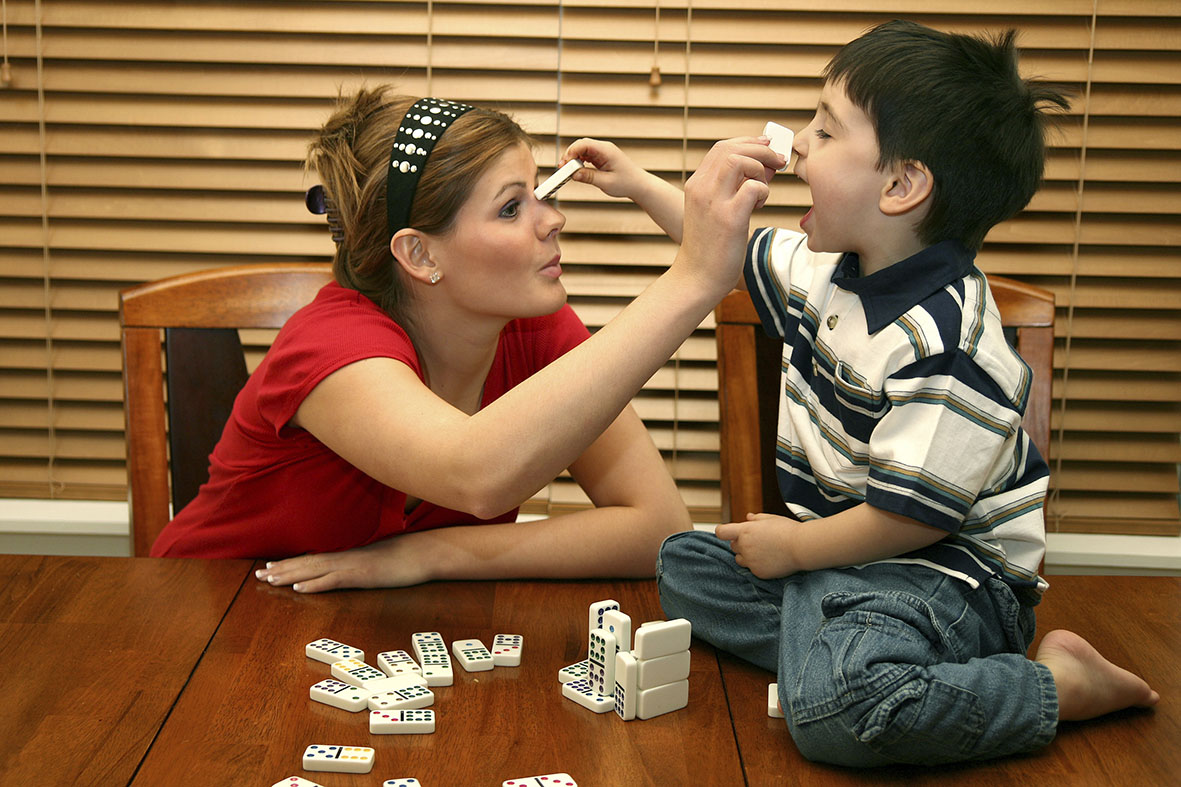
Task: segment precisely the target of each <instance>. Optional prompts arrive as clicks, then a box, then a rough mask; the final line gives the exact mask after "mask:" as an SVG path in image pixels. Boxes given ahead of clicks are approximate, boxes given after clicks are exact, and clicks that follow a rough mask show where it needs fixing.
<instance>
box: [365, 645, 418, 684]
mask: <svg viewBox="0 0 1181 787" xmlns="http://www.w3.org/2000/svg"><path fill="white" fill-rule="evenodd" d="M364 660H365V659H361V661H364ZM377 668H378V669H379V670H381V671H382V672H384V673H385V674H386V675H389V676H390V677H391V678H395V677H397V676H398V675H404V674H406V673H407V672H414V673H417V674H419V675H421V674H422V667H420V666H418V662H417V661H415V660H414V659H412V658H411V657H410V654H409V653H407V652H406V651H404V650H387V651H383V652H381V653H378V654H377Z"/></svg>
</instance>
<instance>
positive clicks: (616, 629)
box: [603, 609, 632, 650]
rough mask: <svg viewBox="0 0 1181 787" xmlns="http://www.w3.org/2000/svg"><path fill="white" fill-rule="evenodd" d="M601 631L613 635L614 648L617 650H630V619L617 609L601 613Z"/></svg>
mask: <svg viewBox="0 0 1181 787" xmlns="http://www.w3.org/2000/svg"><path fill="white" fill-rule="evenodd" d="M603 629H604V630H605V631H610V632H611V633H612V634H614V635H615V647H616V648H617V649H619V650H631V649H632V619H631V616H630V615H627V614H624V613H623V612H620V611H619V610H617V609H612V610H608V611H607V612H604V613H603Z"/></svg>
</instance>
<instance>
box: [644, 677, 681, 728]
mask: <svg viewBox="0 0 1181 787" xmlns="http://www.w3.org/2000/svg"><path fill="white" fill-rule="evenodd" d="M688 704H689V681H687V680H680V681H677V682H676V683H666V684H665V685H663V686H657V687H655V688H651V689H642V690H641V691H640V692H639V696H638V697H636V718H637V719H651V718H652V717H654V716H660V715H661V714H664V713H669V712H671V711H674V710H680V709H681V708H684V707H685V706H686V705H688Z"/></svg>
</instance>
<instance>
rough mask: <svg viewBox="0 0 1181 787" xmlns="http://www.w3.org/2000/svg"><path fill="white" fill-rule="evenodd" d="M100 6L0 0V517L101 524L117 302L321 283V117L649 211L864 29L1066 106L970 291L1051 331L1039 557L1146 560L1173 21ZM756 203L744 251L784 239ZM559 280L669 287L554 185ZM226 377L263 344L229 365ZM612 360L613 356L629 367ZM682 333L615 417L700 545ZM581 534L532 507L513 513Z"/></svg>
mask: <svg viewBox="0 0 1181 787" xmlns="http://www.w3.org/2000/svg"><path fill="white" fill-rule="evenodd" d="M967 5H968V4H963V3H960V2H957V0H910V1H909V2H901V1H900V2H889V1H888V0H885V1H883V2H868V0H862V1H861V2H854V1H853V0H831V2H828V3H825V4H824V7H823V8H822V9H817V8H816V6H815V4H805V3H799V2H785V1H782V0H776V1H775V2H771V1H770V0H745V1H744V2H741V3H739V2H726V1H725V0H713V1H712V2H707V1H705V0H692V2H690V0H677V1H672V0H658V1H655V0H565V1H564V2H555V1H553V0H532V1H528V0H520V1H519V2H503V3H492V2H447V1H446V0H434V2H325V1H324V0H319V1H317V2H300V1H298V0H293V1H292V2H259V1H257V0H255V1H246V2H232V3H231V2H102V1H101V0H63V1H60V2H59V1H55V0H44V1H43V2H33V1H32V0H7V2H6V3H5V17H6V18H5V25H6V31H7V33H6V36H5V40H4V49H5V51H4V56H5V58H6V60H7V61H8V62H9V64H10V67H11V73H12V81H11V83H10V84H8V85H6V86H3V87H0V184H2V185H3V188H2V189H0V282H2V294H0V380H2V387H0V495H2V496H20V497H30V496H31V497H47V498H48V497H58V498H75V499H78V498H82V499H122V498H124V496H125V484H126V475H125V468H124V444H123V434H122V427H123V416H122V405H121V395H122V394H121V382H120V355H119V347H118V320H117V314H116V294H117V292H118V291H119V290H120V289H122V288H124V287H126V286H129V285H131V284H135V283H138V282H141V281H147V280H151V279H156V278H160V277H163V276H168V275H173V274H177V273H181V272H185V271H191V270H198V269H202V268H209V267H215V266H221V265H230V264H242V263H249V262H266V261H277V260H287V261H291V260H294V261H300V260H306V261H322V260H326V259H328V258H329V257H330V254H331V242H330V240H329V238H328V233H327V231H326V229H325V227H324V224H323V220H322V218H319V217H313V216H310V215H309V214H307V212H306V211H305V210H304V208H303V201H302V194H303V191H304V190H305V189H306V188H307V187H308V186H309V185H311V183H310V182H309V181H308V180H306V179H305V176H304V175H303V172H302V168H301V161H302V158H303V153H304V148H305V145H306V140H307V138H308V136H309V135H310V133H311V131H312V130H313V129H315V128H316V127H317V126H318V125H319V124H320V123H321V122H322V121H323V120H324V119H325V118H326V117H327V114H328V112H329V111H330V107H331V104H332V101H333V99H334V98H335V96H336V95H337V92H338V90H340V89H343V90H346V91H347V90H349V89H351V88H352V87H356V86H357V85H359V84H360V83H362V82H370V83H376V82H393V83H395V84H397V85H398V86H400V88H401V89H402V90H403V91H404V92H406V93H411V94H420V95H421V94H433V95H438V96H442V97H446V98H451V99H456V100H461V101H471V102H476V103H482V104H487V105H491V106H495V107H497V108H499V109H502V110H505V111H507V112H509V113H511V114H512V115H514V116H515V117H516V118H517V119H518V120H519V121H520V122H521V124H522V125H523V126H524V127H525V128H526V129H527V130H529V131H530V132H531V133H533V134H534V135H535V137H536V139H537V141H538V147H537V157H538V162H539V164H540V165H541V166H542V167H543V168H545V167H549V166H552V165H553V164H555V163H556V160H557V157H558V155H559V153H560V151H561V150H562V149H563V148H564V147H565V146H566V145H567V144H568V143H569V142H571V141H572V140H574V139H576V138H578V137H580V136H596V137H600V138H606V139H611V140H614V141H616V142H617V143H618V144H619V145H620V146H621V147H622V148H623V149H624V150H625V151H627V152H628V153H629V154H630V155H631V156H632V157H633V158H634V159H635V160H636V161H637V162H638V163H639V164H641V165H642V166H644V167H646V168H648V169H650V170H653V171H655V172H657V173H659V174H660V175H661V176H662V177H664V178H666V179H668V180H669V181H670V182H674V183H680V182H682V181H683V179H684V178H685V177H686V176H687V174H689V173H691V172H692V171H693V169H694V168H695V167H696V165H697V163H698V162H699V161H700V159H701V157H702V156H703V155H704V153H705V152H706V150H708V148H709V146H710V145H711V144H712V143H713V141H715V140H717V139H720V138H724V137H729V136H737V135H742V134H756V133H758V132H759V131H760V130H761V129H762V126H763V123H764V122H765V121H767V120H775V121H777V122H780V123H782V124H784V125H787V126H789V127H791V128H795V129H799V128H801V127H803V126H804V125H805V124H806V123H807V121H808V119H809V118H810V117H811V114H812V111H813V107H814V104H815V101H816V98H817V96H818V94H819V87H820V84H819V80H818V78H817V74H818V73H819V71H820V69H821V68H822V67H823V65H824V64H825V63H826V62H827V60H828V59H829V58H830V57H831V55H832V54H833V53H834V52H835V51H836V49H837V48H838V47H839V46H840V45H841V44H843V43H845V42H846V41H848V40H850V39H852V38H854V37H856V36H857V35H858V34H860V33H861V32H862V31H864V30H865V29H866V28H868V27H870V26H872V25H874V24H876V23H878V22H881V21H885V20H887V19H890V18H894V17H899V16H901V17H905V18H910V19H914V20H915V21H919V22H923V23H925V24H929V25H931V26H933V27H937V28H940V29H944V30H954V31H958V32H972V31H980V30H988V31H1000V30H1003V29H1006V28H1008V27H1016V28H1018V29H1019V30H1020V31H1021V35H1020V37H1019V45H1020V46H1021V47H1022V49H1023V71H1024V72H1025V73H1027V74H1031V75H1039V76H1043V77H1046V78H1049V79H1052V80H1054V81H1057V82H1061V83H1064V84H1066V85H1067V86H1069V87H1071V88H1072V89H1073V90H1074V92H1075V101H1074V105H1073V107H1072V109H1071V111H1070V112H1069V113H1068V114H1067V115H1066V116H1065V117H1064V118H1063V120H1062V123H1061V124H1060V126H1059V130H1058V131H1057V132H1056V134H1055V136H1054V137H1053V139H1052V143H1051V144H1052V147H1051V151H1050V156H1049V163H1048V168H1047V178H1046V183H1045V185H1044V187H1043V188H1042V190H1041V191H1040V192H1039V193H1038V195H1037V196H1036V197H1035V198H1034V200H1033V202H1032V204H1031V205H1030V206H1029V208H1028V209H1027V210H1026V211H1025V212H1023V213H1022V214H1021V215H1019V216H1018V217H1016V218H1014V219H1013V220H1011V221H1008V222H1005V223H1004V224H1003V225H1001V226H999V227H997V228H996V229H995V230H994V231H993V232H991V233H990V234H989V236H988V239H987V241H986V244H985V247H984V249H983V251H982V253H981V255H980V257H979V264H980V266H981V267H982V268H983V269H984V270H985V271H986V272H988V273H994V274H1002V275H1005V276H1010V277H1013V278H1016V279H1021V280H1025V281H1029V282H1031V283H1033V284H1037V285H1039V286H1041V287H1045V288H1047V289H1050V290H1052V291H1053V292H1054V294H1055V298H1056V302H1057V307H1058V309H1057V324H1056V329H1055V333H1056V352H1055V379H1054V397H1055V405H1054V422H1053V445H1052V448H1051V456H1050V457H1049V461H1050V465H1051V470H1052V494H1051V502H1050V507H1049V517H1048V522H1049V525H1050V528H1051V529H1056V530H1063V531H1080V532H1123V533H1151V534H1177V533H1178V532H1179V531H1181V517H1179V515H1178V467H1179V465H1181V404H1179V401H1178V400H1179V398H1181V397H1179V396H1178V392H1179V391H1181V319H1179V312H1181V260H1179V259H1178V247H1179V246H1181V222H1179V221H1178V214H1179V213H1181V190H1179V189H1178V186H1177V184H1178V182H1179V181H1181V154H1179V151H1181V121H1179V119H1181V87H1179V84H1181V67H1179V61H1181V56H1179V49H1181V21H1179V19H1178V15H1177V13H1176V6H1175V3H1174V2H1172V0H1123V1H1122V2H1115V1H1114V0H1105V1H1103V2H1098V0H1056V1H1053V2H1050V1H1045V2H1029V1H1028V0H1022V1H1021V2H1018V1H1017V0H994V2H992V3H990V4H988V6H987V9H986V10H987V13H981V12H980V10H978V9H972V10H965V6H967ZM808 203H809V197H808V192H807V187H806V186H805V185H804V184H802V183H801V182H799V181H797V180H795V179H794V178H793V177H791V176H790V175H789V176H779V177H777V178H776V179H775V181H774V183H773V186H772V198H771V200H770V202H769V204H768V206H767V207H766V208H765V209H764V210H763V211H761V212H760V213H759V214H757V215H756V217H755V223H756V224H758V225H782V226H788V227H792V226H798V220H799V218H800V217H801V216H802V214H803V213H804V211H805V210H806V209H807V207H808ZM560 207H561V208H562V210H563V211H564V212H565V213H566V215H567V218H568V220H567V224H566V229H565V232H564V236H563V241H562V245H563V252H564V259H563V263H564V268H565V269H566V271H567V272H566V274H565V275H564V277H563V279H564V281H565V283H566V287H567V289H568V291H569V293H570V300H571V303H572V304H573V306H574V308H575V309H576V311H577V312H578V314H579V315H580V316H581V317H582V319H583V320H584V321H585V322H586V323H587V324H588V325H589V326H590V327H591V329H592V330H594V329H596V328H597V327H599V326H601V325H602V324H604V323H605V322H606V321H608V320H610V319H611V317H612V316H613V315H614V314H615V313H617V312H618V311H619V310H620V309H621V308H622V307H623V306H624V305H625V304H626V303H627V302H628V301H629V300H630V298H632V297H634V296H635V295H636V294H637V293H638V292H639V291H640V290H641V289H643V287H644V286H646V284H647V283H648V282H650V281H651V280H652V279H653V278H654V277H655V276H656V275H658V273H659V272H660V270H662V269H663V267H664V266H665V265H667V264H668V263H669V262H670V261H671V260H672V258H673V256H674V253H675V247H674V246H673V245H672V244H671V242H669V241H668V240H667V239H665V238H664V237H663V236H662V235H661V234H660V233H659V231H658V230H657V228H656V226H655V225H654V224H653V223H652V222H651V221H650V220H648V219H647V217H646V216H644V215H643V214H642V212H640V211H639V210H637V209H636V208H634V207H633V206H631V205H629V204H627V203H625V202H621V201H618V200H614V199H611V198H608V197H604V196H602V195H600V194H598V193H597V192H595V191H594V190H593V189H592V188H589V187H586V186H583V185H581V184H571V185H569V186H567V187H566V188H565V189H563V191H562V192H561V199H560ZM248 338H249V339H250V341H251V344H252V348H251V358H252V364H253V363H257V359H258V358H259V357H261V354H262V353H263V352H264V351H265V348H266V345H267V343H268V342H269V341H270V338H271V337H269V336H265V335H258V336H251V337H248ZM637 341H642V337H637ZM715 361H716V357H715V349H714V340H713V324H712V320H706V321H705V322H704V323H703V324H702V326H701V327H700V329H699V330H698V331H697V332H696V333H695V334H694V335H693V336H692V337H690V338H689V340H688V341H687V342H685V344H684V345H683V346H682V347H681V349H680V351H679V352H678V354H677V356H676V357H675V358H674V359H672V360H670V362H669V363H668V364H667V365H666V366H665V367H664V368H663V369H662V370H660V371H659V372H658V373H657V374H656V375H655V376H654V377H653V378H652V379H651V380H650V381H649V382H648V384H647V385H646V386H645V387H644V390H643V391H642V392H641V393H640V394H639V395H638V396H637V397H636V400H635V406H636V408H637V409H638V411H639V412H640V414H641V416H642V417H643V418H644V420H645V422H646V423H647V424H648V426H649V429H650V431H651V433H652V435H653V438H654V439H655V440H656V442H657V445H658V446H659V448H660V449H661V451H662V452H663V453H664V455H665V457H666V458H667V462H668V466H669V468H670V470H671V471H672V472H673V474H674V476H675V477H676V478H677V481H678V484H679V486H680V488H681V490H682V492H683V494H684V496H685V499H686V501H687V503H688V504H689V506H690V508H691V511H692V513H693V516H694V518H695V519H696V520H697V521H699V522H710V521H717V519H718V517H719V516H720V513H719V510H720V501H719V491H718V431H717V413H718V411H717V399H716V393H715V391H716V371H715ZM586 504H587V501H586V499H585V497H584V496H583V495H582V494H581V492H580V491H579V490H578V489H577V487H576V486H575V485H574V484H573V483H572V482H571V481H570V480H569V479H559V480H558V481H556V482H555V483H554V484H552V485H551V486H550V488H549V489H548V490H545V492H544V493H543V494H541V495H539V496H538V497H537V498H536V499H535V500H534V501H532V502H531V503H530V505H529V506H528V510H532V511H536V512H540V513H544V512H546V511H562V510H568V509H570V508H572V507H580V506H584V505H586Z"/></svg>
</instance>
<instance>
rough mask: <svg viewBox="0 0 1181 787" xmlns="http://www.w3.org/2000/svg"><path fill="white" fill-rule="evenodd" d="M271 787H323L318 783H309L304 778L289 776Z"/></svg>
mask: <svg viewBox="0 0 1181 787" xmlns="http://www.w3.org/2000/svg"><path fill="white" fill-rule="evenodd" d="M271 787H323V786H322V785H320V784H317V783H316V782H312V781H308V780H307V779H305V778H303V777H302V776H288V777H287V778H286V779H283V780H282V781H277V782H275V783H274V784H272V785H271Z"/></svg>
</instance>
